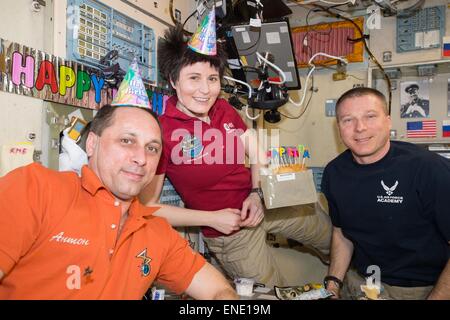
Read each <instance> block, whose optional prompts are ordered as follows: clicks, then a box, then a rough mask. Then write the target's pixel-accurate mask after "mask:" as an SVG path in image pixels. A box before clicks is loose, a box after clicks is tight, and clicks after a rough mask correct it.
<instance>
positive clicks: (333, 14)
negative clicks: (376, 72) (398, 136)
mask: <svg viewBox="0 0 450 320" xmlns="http://www.w3.org/2000/svg"><path fill="white" fill-rule="evenodd" d="M313 6H315V7H317V8H319V9H321V10H323V11H324V12H327V13H329V14H330V15H332V16H334V17H335V18H338V19H344V20H346V21H349V22H350V23H351V24H353V25H354V26H355V28H356V29H357V30H358V32H359V34H360V38H359V39H361V41H362V42H363V44H364V48H365V49H366V51H367V53H368V55H369V57H370V59H372V61H373V62H374V63H375V64H376V65H377V67H378V68H379V69H380V71H381V73H382V74H383V76H384V79H385V81H386V84H387V88H388V110H389V114H391V104H392V91H391V89H390V88H391V79H389V76H388V75H387V73H386V71H385V70H384V68H383V66H382V65H381V64H380V62H379V61H378V60H377V58H376V57H375V56H374V55H373V53H372V51H371V50H370V48H369V46H368V45H367V41H366V37H365V35H364V33H363V31H362V30H361V28H360V26H359V25H358V24H356V23H355V21H353V20H352V19H350V18H347V17H344V16H343V15H341V14H339V13H337V12H333V11H331V10H330V9H329V8H326V7H323V6H321V5H318V4H313Z"/></svg>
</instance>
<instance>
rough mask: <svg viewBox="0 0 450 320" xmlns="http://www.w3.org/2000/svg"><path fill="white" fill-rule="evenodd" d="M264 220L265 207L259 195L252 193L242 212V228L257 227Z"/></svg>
mask: <svg viewBox="0 0 450 320" xmlns="http://www.w3.org/2000/svg"><path fill="white" fill-rule="evenodd" d="M263 218H264V206H263V204H262V202H261V198H260V197H259V195H258V194H257V193H254V192H252V193H250V194H249V195H248V197H247V199H245V200H244V202H243V204H242V210H241V219H242V222H241V227H256V226H257V225H258V224H260V223H261V221H262V220H263Z"/></svg>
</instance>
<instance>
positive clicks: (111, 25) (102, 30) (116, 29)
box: [67, 0, 157, 84]
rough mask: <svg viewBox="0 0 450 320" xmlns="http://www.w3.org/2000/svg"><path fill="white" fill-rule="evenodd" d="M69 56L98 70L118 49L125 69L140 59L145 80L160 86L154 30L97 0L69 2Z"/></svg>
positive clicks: (122, 67) (119, 59) (120, 62)
mask: <svg viewBox="0 0 450 320" xmlns="http://www.w3.org/2000/svg"><path fill="white" fill-rule="evenodd" d="M67 21H68V23H67V55H68V58H69V59H72V60H76V61H78V62H80V63H83V64H86V65H89V66H92V67H96V68H98V67H99V66H100V59H101V58H102V57H104V56H105V55H106V53H108V52H109V51H111V50H117V51H118V53H119V57H118V60H117V62H119V64H120V67H121V69H122V70H124V71H126V70H127V69H128V66H129V65H130V63H131V61H132V60H133V58H134V57H136V58H137V60H138V63H139V68H140V70H141V73H142V78H143V80H144V81H147V82H150V83H154V84H155V83H156V77H157V74H156V52H155V48H156V40H155V34H154V31H153V29H151V28H149V27H147V26H144V25H143V24H142V23H139V22H137V21H136V20H134V19H132V18H130V17H128V16H125V15H124V14H122V13H120V12H118V11H117V10H114V9H113V8H111V7H108V6H106V5H104V4H103V3H101V2H99V1H95V0H68V1H67Z"/></svg>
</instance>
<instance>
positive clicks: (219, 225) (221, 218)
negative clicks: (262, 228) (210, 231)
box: [209, 208, 241, 234]
mask: <svg viewBox="0 0 450 320" xmlns="http://www.w3.org/2000/svg"><path fill="white" fill-rule="evenodd" d="M240 213H241V211H240V210H239V209H231V208H227V209H222V210H217V211H214V212H213V213H212V219H211V220H212V221H211V223H210V225H209V226H210V227H211V228H214V229H216V230H217V231H220V232H222V233H224V234H230V233H232V232H233V231H237V230H239V229H240V224H241V216H240Z"/></svg>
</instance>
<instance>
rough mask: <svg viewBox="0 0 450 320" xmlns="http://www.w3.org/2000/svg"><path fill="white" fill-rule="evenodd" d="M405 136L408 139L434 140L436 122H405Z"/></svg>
mask: <svg viewBox="0 0 450 320" xmlns="http://www.w3.org/2000/svg"><path fill="white" fill-rule="evenodd" d="M406 136H407V137H408V138H434V137H436V120H424V121H412V122H407V123H406Z"/></svg>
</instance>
